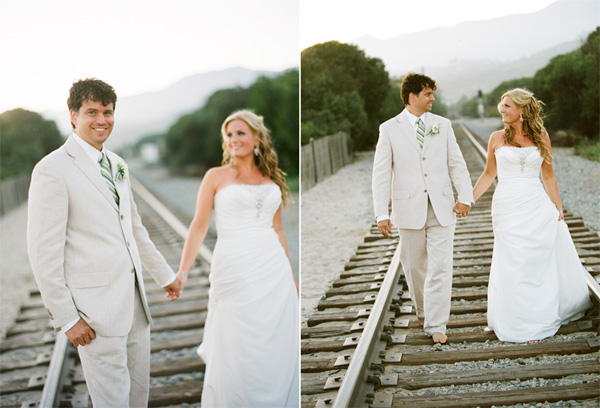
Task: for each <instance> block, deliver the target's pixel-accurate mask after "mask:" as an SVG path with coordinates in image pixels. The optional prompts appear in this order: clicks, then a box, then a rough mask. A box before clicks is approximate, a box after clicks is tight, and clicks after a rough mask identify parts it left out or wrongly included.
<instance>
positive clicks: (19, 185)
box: [0, 173, 31, 215]
mask: <svg viewBox="0 0 600 408" xmlns="http://www.w3.org/2000/svg"><path fill="white" fill-rule="evenodd" d="M30 182H31V174H29V173H27V174H21V175H20V176H16V177H11V178H9V179H6V180H3V181H2V182H0V215H4V214H6V213H7V212H9V211H11V210H13V209H15V208H17V207H18V206H20V205H21V204H23V203H24V202H25V201H27V192H28V190H29V183H30Z"/></svg>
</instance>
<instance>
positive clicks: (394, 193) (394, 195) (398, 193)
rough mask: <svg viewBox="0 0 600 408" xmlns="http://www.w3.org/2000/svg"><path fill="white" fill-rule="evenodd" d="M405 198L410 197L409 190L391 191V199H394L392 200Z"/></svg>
mask: <svg viewBox="0 0 600 408" xmlns="http://www.w3.org/2000/svg"><path fill="white" fill-rule="evenodd" d="M407 198H410V191H406V190H399V191H395V190H394V191H392V199H394V200H402V199H407Z"/></svg>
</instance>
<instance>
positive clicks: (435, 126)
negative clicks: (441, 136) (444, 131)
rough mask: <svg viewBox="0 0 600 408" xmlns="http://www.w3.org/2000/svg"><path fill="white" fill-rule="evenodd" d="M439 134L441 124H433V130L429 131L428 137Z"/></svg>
mask: <svg viewBox="0 0 600 408" xmlns="http://www.w3.org/2000/svg"><path fill="white" fill-rule="evenodd" d="M438 133H440V124H439V123H433V124H432V125H431V129H429V133H427V134H428V135H437V134H438Z"/></svg>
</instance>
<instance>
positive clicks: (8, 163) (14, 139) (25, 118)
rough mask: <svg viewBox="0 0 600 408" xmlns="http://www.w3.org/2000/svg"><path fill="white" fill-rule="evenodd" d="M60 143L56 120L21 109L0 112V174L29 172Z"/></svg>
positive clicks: (5, 176)
mask: <svg viewBox="0 0 600 408" xmlns="http://www.w3.org/2000/svg"><path fill="white" fill-rule="evenodd" d="M63 143H64V139H63V138H62V136H61V135H60V132H59V131H58V128H57V127H56V123H55V122H54V121H51V120H46V119H44V118H43V117H42V116H41V115H40V114H38V113H36V112H31V111H28V110H25V109H20V108H19V109H14V110H10V111H6V112H4V113H2V114H0V178H1V179H5V178H8V177H12V176H16V175H18V174H21V173H27V172H31V170H33V167H34V166H35V164H36V163H37V162H38V161H40V160H41V159H42V158H43V157H44V156H45V155H47V154H48V153H50V152H51V151H53V150H55V149H57V148H58V147H60V146H61V145H62V144H63Z"/></svg>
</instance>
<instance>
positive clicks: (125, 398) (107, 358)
mask: <svg viewBox="0 0 600 408" xmlns="http://www.w3.org/2000/svg"><path fill="white" fill-rule="evenodd" d="M139 290H140V289H139V287H138V285H137V283H136V285H135V289H134V292H135V304H134V316H133V324H132V326H131V330H130V331H129V333H128V334H127V335H126V336H110V337H109V336H101V335H99V334H98V333H96V338H95V339H94V340H92V341H91V343H90V344H88V345H86V346H79V347H78V351H79V357H80V359H81V365H82V367H83V373H84V375H85V380H86V384H87V387H88V391H89V393H90V395H91V397H92V403H93V405H94V408H100V407H107V408H120V407H147V406H148V389H149V382H150V324H149V322H148V319H147V318H146V314H145V313H144V308H143V306H142V300H141V298H140V294H139Z"/></svg>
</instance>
